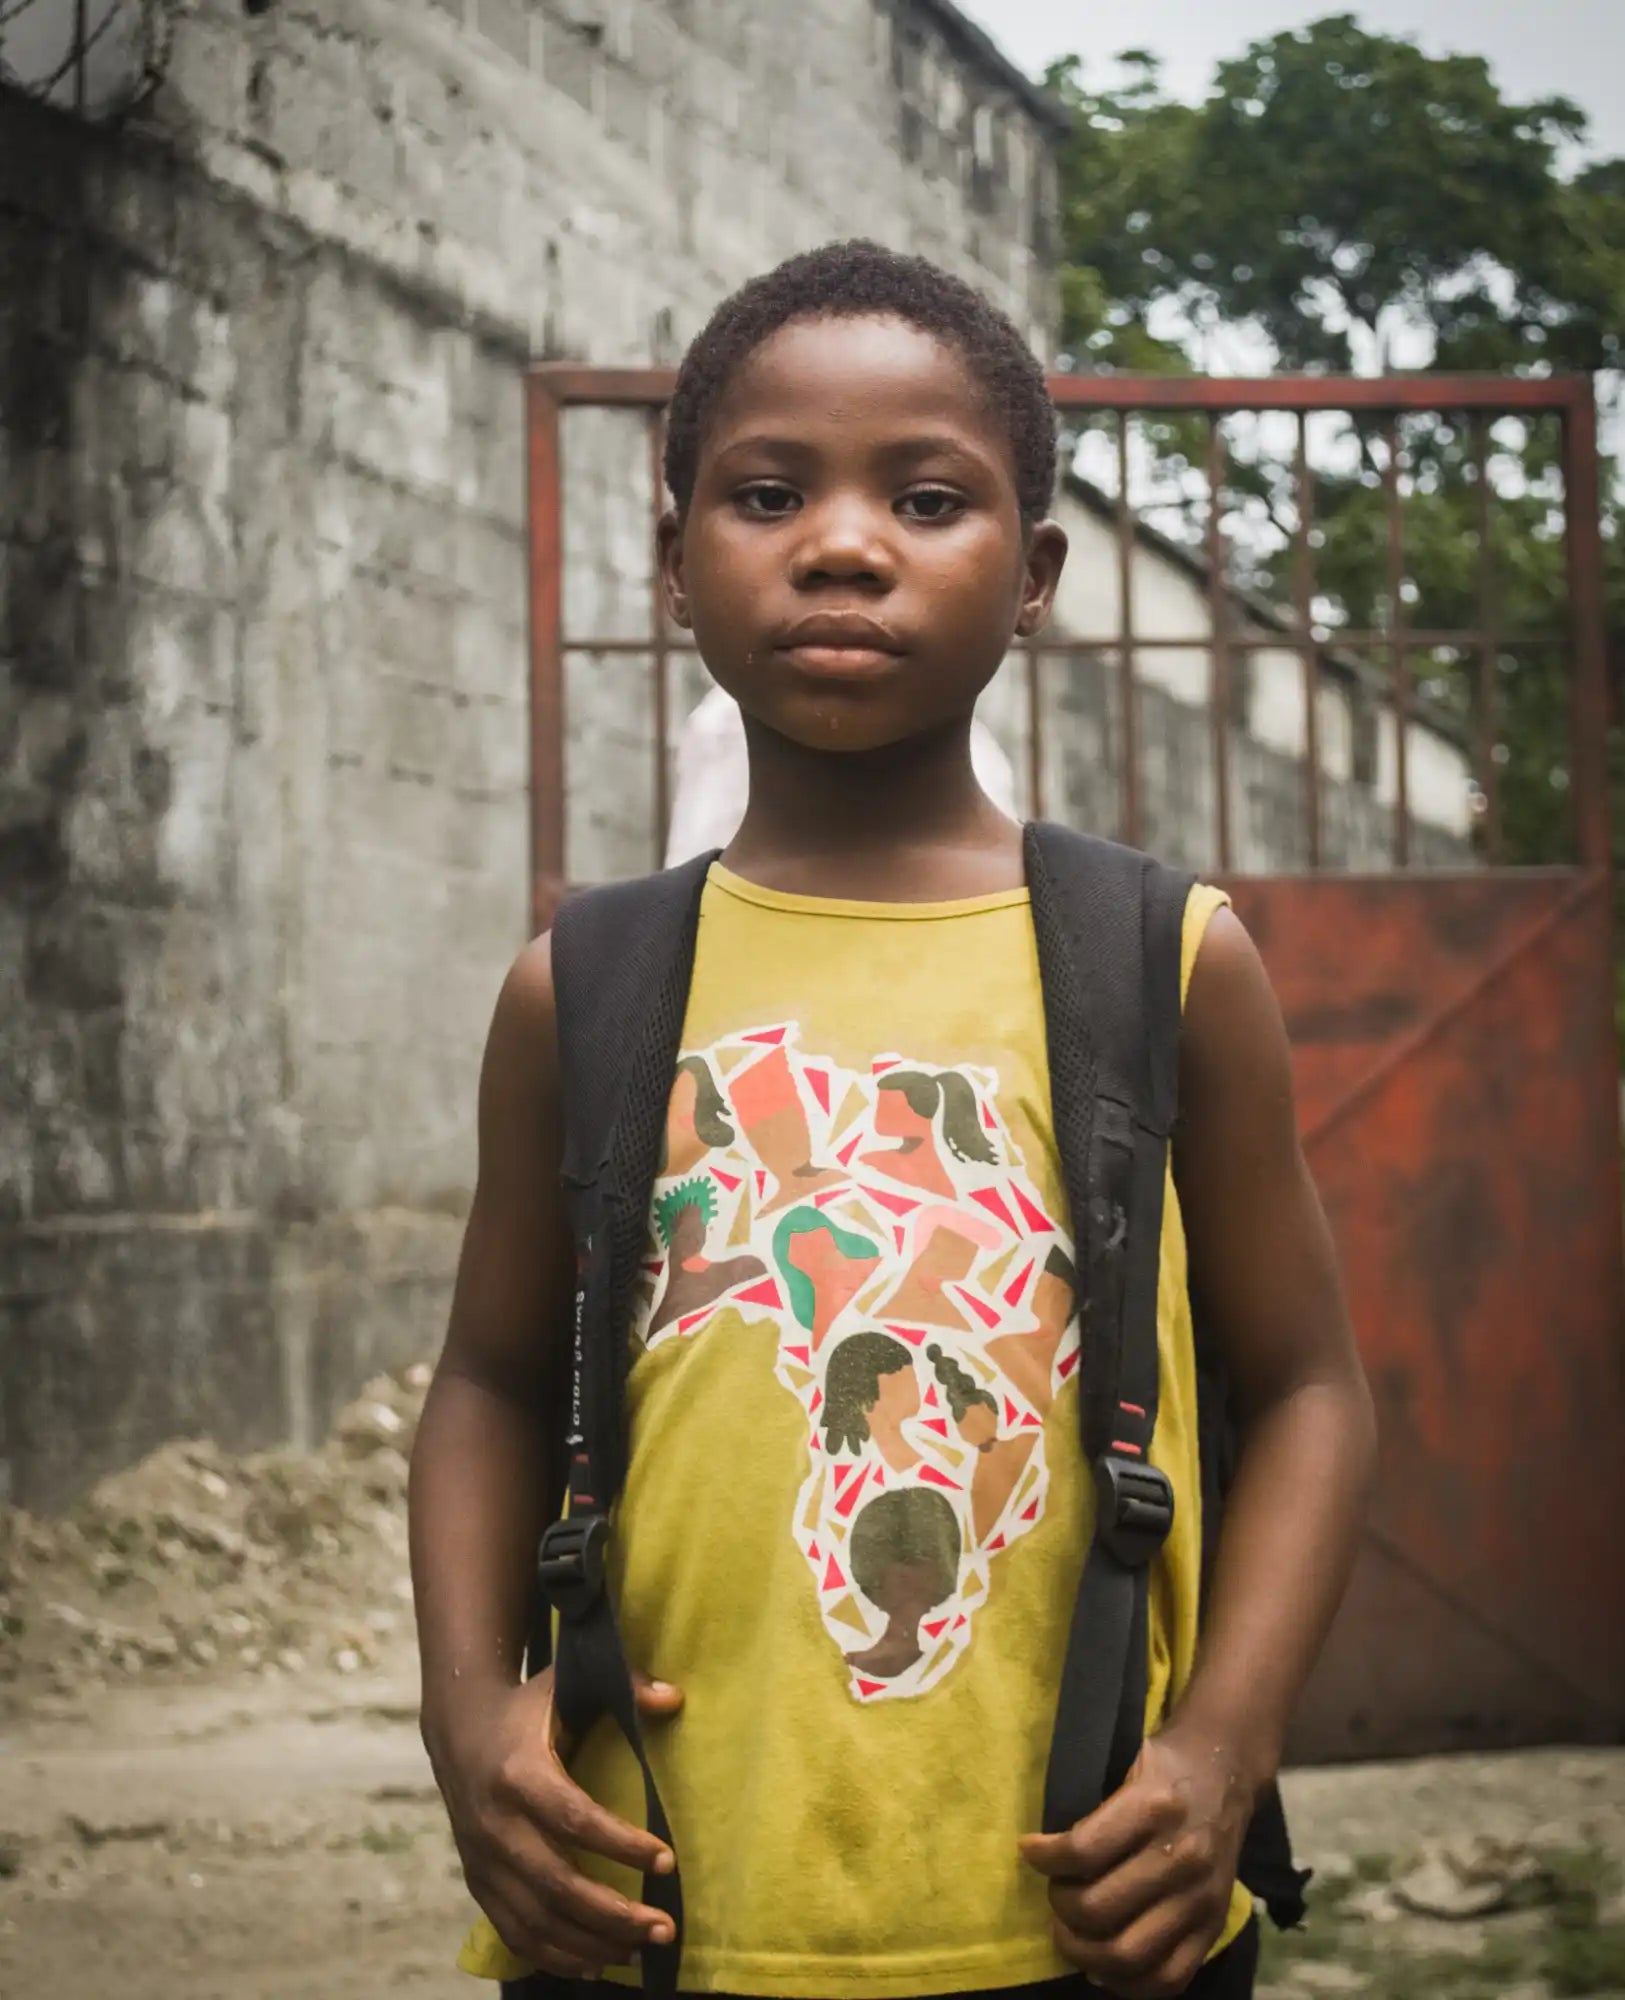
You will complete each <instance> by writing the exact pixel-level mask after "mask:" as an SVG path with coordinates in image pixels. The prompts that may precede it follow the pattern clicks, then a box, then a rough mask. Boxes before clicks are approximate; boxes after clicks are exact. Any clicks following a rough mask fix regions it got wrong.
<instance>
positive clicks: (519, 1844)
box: [410, 939, 678, 1978]
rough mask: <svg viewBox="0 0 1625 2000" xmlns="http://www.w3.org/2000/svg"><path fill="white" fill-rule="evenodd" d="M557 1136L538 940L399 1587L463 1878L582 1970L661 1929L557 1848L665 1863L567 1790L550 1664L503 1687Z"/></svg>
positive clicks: (542, 1474)
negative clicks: (414, 1623)
mask: <svg viewBox="0 0 1625 2000" xmlns="http://www.w3.org/2000/svg"><path fill="white" fill-rule="evenodd" d="M559 1144H560V1119H559V1101H558V1077H557V1034H556V1027H555V1020H554V1002H553V975H552V959H551V953H550V951H549V947H548V941H547V940H546V939H540V940H538V941H537V942H536V943H534V944H532V945H530V946H528V947H527V948H526V949H525V951H523V952H522V953H521V954H520V956H519V958H518V959H517V960H516V961H515V963H514V966H513V968H512V970H511V971H510V972H509V974H508V977H507V980H506V981H505V983H504V985H503V988H502V993H501V995H500V997H499V998H498V1001H497V1005H496V1011H495V1014H494V1016H493V1019H492V1022H491V1031H490V1035H489V1038H488V1040H487V1044H486V1050H485V1060H484V1065H483V1068H482V1070H481V1075H480V1097H479V1178H478V1182H477V1185H476V1188H475V1194H474V1202H473V1206H472V1209H471V1211H470V1214H469V1219H468V1226H467V1229H466V1231H465V1233H464V1237H463V1247H462V1255H461V1258H460V1260H459V1263H458V1269H457V1283H456V1289H455V1292H454V1294H453V1299H452V1309H451V1322H450V1326H449V1328H448V1331H447V1334H446V1342H445V1347H444V1350H443V1351H442V1354H441V1357H440V1363H439V1366H438V1367H437V1369H436V1371H435V1377H434V1381H433V1383H432V1384H431V1385H430V1389H429V1394H428V1397H427V1400H426V1401H425V1403H424V1408H423V1417H422V1421H421V1423H420V1424H419V1427H418V1435H417V1442H416V1444H415V1446H414V1448H413V1453H412V1478H411V1491H410V1513H411V1541H412V1580H413V1587H414V1592H415V1595H416V1600H417V1615H418V1640H419V1648H420V1651H421V1654H422V1665H423V1737H424V1742H425V1745H426V1746H427V1748H428V1751H429V1756H430V1759H431V1761H432V1763H433V1765H434V1769H435V1776H436V1778H437V1780H438V1781H439V1784H440V1788H441V1790H442V1792H443V1793H444V1794H445V1799H446V1805H447V1809H448V1811H449V1813H450V1815H451V1822H452V1830H453V1832H454V1833H455V1835H456V1837H457V1844H458V1849H459V1851H460V1853H461V1855H462V1859H463V1865H464V1869H465V1872H466V1873H467V1876H468V1881H469V1887H470V1888H471V1889H472V1890H473V1892H474V1894H475V1896H476V1898H477V1899H478V1901H479V1902H480V1903H481V1905H482V1906H483V1907H484V1909H485V1911H486V1913H487V1915H489V1916H490V1918H491V1919H492V1921H493V1923H494V1924H495V1925H496V1928H497V1930H498V1932H499V1933H500V1935H501V1936H502V1938H503V1940H504V1942H505V1943H506V1944H508V1946H509V1947H510V1948H511V1949H512V1950H514V1951H515V1952H517V1953H519V1955H520V1956H521V1957H523V1958H526V1959H528V1960H529V1961H530V1962H532V1963H533V1964H537V1965H540V1966H542V1967H544V1968H545V1969H546V1970H548V1971H550V1972H554V1973H558V1974H560V1975H562V1976H565V1977H570V1978H583V1977H586V1978H592V1977H597V1976H598V1975H599V1974H600V1973H601V1972H602V1970H603V1968H604V1966H605V1965H607V1964H611V1963H615V1962H619V1961H624V1960H625V1959H627V1958H628V1957H629V1956H630V1955H631V1953H632V1952H633V1951H635V1950H636V1949H637V1947H638V1946H639V1945H641V1944H642V1943H643V1942H645V1940H646V1939H647V1938H649V1937H650V1936H666V1935H669V1932H670V1927H669V1925H668V1924H667V1921H666V1919H665V1918H664V1917H663V1916H662V1915H661V1914H660V1913H659V1912H658V1911H656V1910H652V1909H648V1908H646V1907H644V1906H642V1905H634V1904H631V1903H629V1902H628V1901H627V1899H626V1898H625V1897H623V1896H619V1895H616V1894H615V1893H613V1892H612V1891H610V1890H608V1889H604V1888H601V1887H600V1886H599V1885H598V1884H596V1883H594V1882H591V1881H589V1880H588V1879H587V1878H586V1877H584V1876H583V1875H582V1874H581V1873H580V1871H579V1870H578V1869H577V1868H576V1867H575V1866H574V1863H573V1861H572V1860H571V1858H570V1854H569V1850H570V1849H571V1848H586V1849H590V1850H592V1851H594V1852H596V1853H600V1854H606V1855H610V1856H612V1857H613V1858H615V1859H616V1860H619V1861H623V1862H625V1863H626V1864H627V1865H628V1866H630V1867H633V1868H636V1869H639V1870H643V1869H646V1868H649V1867H651V1866H658V1865H661V1864H662V1863H664V1865H666V1866H669V1865H670V1863H669V1859H666V1857H665V1850H664V1849H663V1848H662V1846H661V1843H660V1842H659V1841H657V1840H655V1839H654V1837H653V1836H652V1835H650V1834H648V1833H646V1832H645V1831H644V1830H643V1829H642V1828H639V1827H632V1826H628V1825H627V1824H625V1823H624V1822H623V1821H621V1820H618V1819H616V1818H615V1817H614V1816H613V1815H611V1814H609V1813H606V1812H604V1811H603V1810H602V1809H601V1808H600V1807H598V1806H597V1805H595V1804H594V1802H593V1801H592V1800H591V1799H590V1798H588V1797H587V1795H586V1794H585V1793H584V1792H582V1791H581V1790H580V1789H579V1788H578V1787H577V1786H576V1785H574V1784H573V1783H572V1782H571V1780H570V1778H569V1775H568V1773H567V1772H566V1770H565V1768H564V1764H563V1758H562V1749H561V1744H560V1740H559V1732H558V1725H557V1721H556V1717H555V1714H554V1709H553V1698H552V1675H551V1673H547V1674H543V1675H539V1676H538V1677H537V1678H536V1679H534V1680H532V1681H529V1682H526V1683H523V1684H521V1673H522V1669H523V1654H524V1645H525V1636H526V1631H527V1628H528V1623H529V1616H530V1606H531V1589H532V1578H533V1576H534V1569H535V1560H536V1544H537V1539H538V1537H539V1535H540V1534H541V1531H542V1529H543V1527H544V1526H545V1525H546V1523H547V1521H548V1520H550V1519H551V1518H552V1516H553V1514H554V1512H555V1511H556V1508H557V1504H558V1498H559V1493H560V1490H561V1488H562V1484H563V1478H562V1473H563V1468H562V1467H561V1466H558V1465H553V1464H549V1463H548V1438H549V1435H550V1434H558V1433H560V1432H561V1431H562V1426H561V1425H560V1424H559V1423H558V1421H557V1417H556V1413H557V1411H558V1410H559V1409H560V1408H562V1403H563V1398H564V1397H565V1396H566V1395H567V1394H568V1381H567V1368H568V1360H569V1329H570V1324H571V1294H572V1290H573V1285H572V1276H571V1265H572V1252H571V1244H570V1233H569V1226H568V1220H567V1218H566V1216H565V1213H564V1206H563V1199H562V1194H561V1190H560V1186H559ZM550 1415H551V1416H552V1418H553V1421H551V1422H549V1421H548V1418H549V1416H550ZM640 1698H641V1699H642V1701H643V1705H644V1706H645V1707H646V1709H648V1710H650V1711H651V1712H655V1713H664V1712H669V1711H670V1709H671V1708H672V1707H673V1706H675V1704H676V1701H677V1699H678V1697H677V1696H676V1695H675V1692H674V1691H671V1690H662V1689H659V1688H650V1687H648V1686H645V1687H644V1689H643V1690H642V1693H641V1697H640Z"/></svg>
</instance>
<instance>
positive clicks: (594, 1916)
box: [548, 1861, 672, 1951]
mask: <svg viewBox="0 0 1625 2000" xmlns="http://www.w3.org/2000/svg"><path fill="white" fill-rule="evenodd" d="M548 1893H549V1895H550V1896H551V1898H552V1901H553V1906H554V1908H555V1910H557V1912H558V1913H559V1914H560V1916H561V1917H563V1918H565V1919H566V1920H567V1921H569V1922H570V1923H572V1924H575V1925H579V1926H580V1928H581V1929H582V1930H583V1931H584V1932H586V1933H588V1934H589V1935H590V1936H592V1937H594V1938H596V1939H597V1940H598V1944H599V1948H600V1949H601V1950H604V1949H620V1950H626V1951H639V1950H641V1949H642V1947H643V1946H644V1945H646V1944H669V1943H670V1942H671V1934H672V1932H671V1919H670V1917H668V1916H667V1915H666V1914H665V1912H664V1911H662V1910H652V1909H650V1908H649V1906H648V1905H647V1904H646V1903H629V1902H628V1901H627V1900H626V1898H625V1897H624V1896H618V1895H616V1893H615V1891H614V1890H613V1889H606V1888H605V1887H604V1885H603V1884H602V1883H601V1882H594V1881H593V1880H592V1878H591V1877H590V1876H587V1875H583V1874H582V1873H581V1872H580V1870H579V1869H576V1868H572V1867H571V1866H570V1864H569V1863H568V1862H567V1861H564V1862H561V1863H560V1864H559V1867H558V1870H557V1872H556V1873H555V1874H554V1876H553V1878H552V1880H551V1882H550V1883H549V1884H548Z"/></svg>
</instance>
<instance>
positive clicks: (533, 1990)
mask: <svg viewBox="0 0 1625 2000" xmlns="http://www.w3.org/2000/svg"><path fill="white" fill-rule="evenodd" d="M1257 1976H1258V1919H1257V1918H1256V1917H1254V1918H1251V1919H1250V1920H1249V1921H1248V1924H1247V1927H1246V1928H1245V1929H1244V1930H1242V1931H1238V1932H1237V1934H1236V1936H1235V1938H1234V1939H1233V1940H1232V1942H1231V1943H1229V1944H1227V1945H1226V1946H1225V1948H1224V1950H1223V1951H1221V1952H1220V1953H1219V1955H1218V1957H1217V1958H1211V1959H1209V1960H1208V1962H1207V1964H1206V1965H1204V1966H1203V1967H1202V1969H1201V1971H1200V1972H1199V1973H1197V1975H1196V1977H1195V1978H1194V1979H1193V1980H1192V1981H1191V1983H1190V1985H1189V1986H1187V1987H1186V1988H1185V1992H1186V1994H1187V1995H1188V1996H1189V2000H1252V1995H1253V1982H1254V1980H1255V1979H1256V1978H1257ZM629 1990H630V1991H631V1992H633V1993H635V1992H636V1991H637V1988H636V1987H632V1988H630V1989H628V1988H626V1987H623V1986H615V1985H612V1984H611V1983H609V1982H608V1981H597V1980H595V1981H592V1982H590V1983H585V1984H583V1983H578V1984H577V1985H575V1987H574V1988H573V1989H572V1988H570V1987H568V1986H566V1985H565V1983H564V1982H563V1981H562V1980H548V1979H521V1980H517V1981H514V1982H512V1983H510V1984H508V1985H505V1986H504V1987H503V1989H502V1992H503V2000H571V1995H572V1993H573V1996H574V2000H610V1997H611V1996H614V1995H616V1994H622V1993H626V1992H627V1991H629ZM1100 1990H1101V1989H1100V1988H1099V1987H1098V1986H1093V1985H1091V1984H1090V1982H1089V1981H1088V1980H1087V1979H1085V1978H1084V1976H1083V1974H1082V1973H1081V1972H1080V1973H1079V1974H1078V1975H1077V1976H1076V1977H1075V1978H1073V1979H1050V1980H1045V1981H1043V1982H1041V1983H1040V1984H1039V1985H1036V1986H1000V1987H987V1988H984V1989H982V1990H981V1991H979V1992H974V1993H963V1994H954V1995H951V1996H949V2000H1093V1996H1094V1995H1096V1994H1098V1993H1099V1992H1100ZM692 2000H744V1996H742V1995H738V1994H728V1995H724V1994H710V1995H704V1996H700V1995H696V1996H692Z"/></svg>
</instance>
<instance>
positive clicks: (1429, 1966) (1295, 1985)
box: [0, 1372, 1625, 2000]
mask: <svg viewBox="0 0 1625 2000" xmlns="http://www.w3.org/2000/svg"><path fill="white" fill-rule="evenodd" d="M422 1382H423V1378H422V1375H421V1373H419V1372H412V1373H410V1374H408V1375H403V1376H401V1377H399V1378H395V1379H394V1380H383V1381H380V1382H378V1383H374V1384H371V1385H369V1388H368V1390H367V1391H366V1392H364V1394H363V1396H362V1398H361V1399H360V1400H359V1401H358V1403H357V1405H356V1406H355V1408H354V1409H353V1410H352V1411H351V1412H350V1414H349V1416H348V1417H347V1418H346V1420H345V1421H344V1423H342V1424H341V1425H340V1427H339V1431H338V1433H337V1435H336V1437H335V1439H334V1441H333V1442H332V1444H330V1445H329V1446H328V1447H326V1448H325V1449H324V1451H323V1452H321V1453H317V1454H311V1455H307V1456H305V1457H303V1458H301V1457H299V1456H298V1455H295V1454H291V1453H267V1454H261V1455H260V1456H258V1457H257V1458H254V1459H247V1460H236V1461H233V1460H228V1459H226V1458H225V1457H224V1456H223V1455H222V1454H220V1453H218V1452H216V1451H214V1450H213V1449H212V1448H210V1447H207V1446H171V1447H166V1449H165V1450H164V1451H163V1452H161V1453H159V1454H157V1455H156V1456H155V1458H154V1459H152V1460H149V1461H148V1462H147V1463H146V1465H144V1466H139V1467H136V1468H133V1469H132V1470H131V1471H130V1472H128V1473H124V1474H120V1475H119V1476H118V1478H117V1479H115V1480H111V1481H108V1482H105V1483H104V1485H103V1486H102V1487H101V1488H98V1489H97V1490H96V1492H95V1493H93V1494H92V1495H90V1496H88V1498H87V1499H86V1501H85V1502H83V1503H82V1504H81V1506H80V1507H78V1508H76V1509H75V1510H74V1511H73V1513H72V1514H71V1515H70V1516H68V1517H67V1518H66V1519H64V1520H62V1521H57V1522H50V1523H42V1522H36V1521H31V1520H29V1519H28V1518H27V1517H25V1516H21V1515H18V1514H15V1513H13V1514H10V1515H3V1514H0V1995H4V1996H5V2000H381V1996H383V1995H387V1994H395V1993H398V1992H403V1993H411V1994H421V1995H423V1996H424V2000H457V1996H458V1995H462V1996H463V2000H477V1996H478V1995H479V1993H480V1992H481V1991H482V1990H483V1991H489V1990H490V1989H482V1988H481V1987H478V1986H476V1985H474V1984H472V1983H471V1982H470V1981H469V1980H467V1979H466V1978H465V1977H464V1976H463V1975H462V1974H460V1973H458V1972H457V1971H456V1970H455V1969H454V1966H453V1959H454V1957H455V1954H456V1949H457V1946H458V1943H459V1942H460V1940H461V1937H462V1934H463V1931H464V1929H465V1927H466V1924H467V1922H468V1919H469V1917H470V1915H471V1914H472V1909H471V1905H470V1903H469V1901H468V1898H467V1896H466V1892H465V1891H464V1889H463V1887H462V1882H461V1877H460V1874H459V1871H458V1867H457V1861H456V1856H455V1854H454V1852H453V1849H452V1846H451V1842H450V1838H449V1836H448V1834H447V1832H446V1827H445V1821H444V1818H443V1815H442V1812H441V1809H440V1805H439V1801H438V1799H437V1797H436V1794H435V1792H434V1788H433V1785H432V1782H431V1780H430V1776H429V1771H428V1766H427V1764H426V1762H425V1759H424V1756H423V1752H422V1749H421V1747H420V1745H419V1743H418V1738H417V1728H416V1712H417V1689H416V1679H415V1670H414V1662H413V1657H412V1652H411V1642H410V1631H409V1619H408V1612H407V1606H406V1602H405V1583H404V1553H405V1552H404V1538H403V1534H402V1528H401V1509H400V1499H401V1493H402V1490H403V1485H404V1475H405V1456H404V1454H405V1452H406V1450H407V1448H408V1447H409V1444H410V1437H411V1429H412V1425H413V1422H414V1420H415V1413H416V1405H417V1400H418V1398H419V1395H420V1393H421V1388H422ZM1287 1793H1288V1802H1289V1807H1290V1810H1291V1812H1292V1815H1293V1819H1294V1823H1295V1826H1296V1830H1297V1835H1298V1840H1299V1844H1300V1847H1301V1849H1302V1851H1303V1853H1304V1855H1305V1857H1306V1859H1307V1860H1308V1861H1310V1862H1312V1863H1314V1864H1315V1865H1316V1866H1317V1868H1318V1869H1319V1871H1320V1880H1319V1882H1318V1884H1317V1892H1318V1893H1317V1894H1316V1896H1315V1902H1314V1915H1313V1918H1312V1921H1311V1923H1310V1925H1309V1926H1308V1927H1307V1928H1306V1929H1305V1930H1303V1931H1301V1932H1297V1933H1293V1934H1292V1935H1291V1936H1290V1937H1287V1938H1281V1939H1275V1938H1271V1939H1270V1940H1268V1942H1267V1946H1266V1961H1265V1970H1264V1975H1263V1976H1264V1993H1265V1995H1266V1996H1267V2000H1317V1996H1324V1995H1327V1994H1333V1995H1336V1994H1343V1993H1348V1994H1361V1993H1364V1994H1369V1995H1371V1996H1373V2000H1377V1996H1380V2000H1411V1996H1415V2000H1424V1996H1425V2000H1492V1996H1494V2000H1548V1997H1549V2000H1562V1996H1565V1995H1576V1996H1578V1995H1587V1994H1589V1995H1593V1996H1602V1995H1611V1996H1613V2000H1625V1894H1622V1884H1625V1750H1604V1751H1595V1750H1591V1751H1578V1750H1567V1751H1565V1750H1548V1751H1536V1752H1528V1753H1522V1754H1519V1755H1513V1756H1499V1757H1494V1758H1451V1759H1435V1760H1426V1761H1419V1762H1412V1763H1408V1764H1400V1765H1367V1766H1362V1767H1358V1768H1353V1769H1346V1770H1334V1771H1333V1770H1329V1771H1307V1772H1299V1773H1293V1774H1289V1776H1288V1780H1287ZM1442 1911H1449V1912H1450V1914H1448V1915H1445V1914H1440V1912H1442Z"/></svg>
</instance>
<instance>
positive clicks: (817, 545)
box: [790, 506, 896, 587]
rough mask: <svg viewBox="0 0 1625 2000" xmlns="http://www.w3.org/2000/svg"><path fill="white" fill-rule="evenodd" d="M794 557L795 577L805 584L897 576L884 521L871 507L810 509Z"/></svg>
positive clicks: (886, 580)
mask: <svg viewBox="0 0 1625 2000" xmlns="http://www.w3.org/2000/svg"><path fill="white" fill-rule="evenodd" d="M802 522H803V529H802V534H801V536H800V539H799V540H798V542H797V544H796V547H795V551H794V553H793V555H792V558H791V569H790V575H791V580H792V582H794V583H795V584H796V585H798V586H800V587H805V586H808V585H816V584H819V583H831V582H834V583H868V584H870V585H881V586H889V585H890V584H892V583H893V582H894V581H895V579H896V564H895V561H894V558H893V556H892V551H891V547H890V542H889V538H888V537H887V535H886V533H885V524H884V523H883V522H882V521H880V520H877V519H876V516H875V513H874V510H873V509H872V508H868V507H854V506H844V507H820V508H818V509H816V510H815V509H812V508H809V509H807V511H806V512H805V513H804V514H803V515H802Z"/></svg>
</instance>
